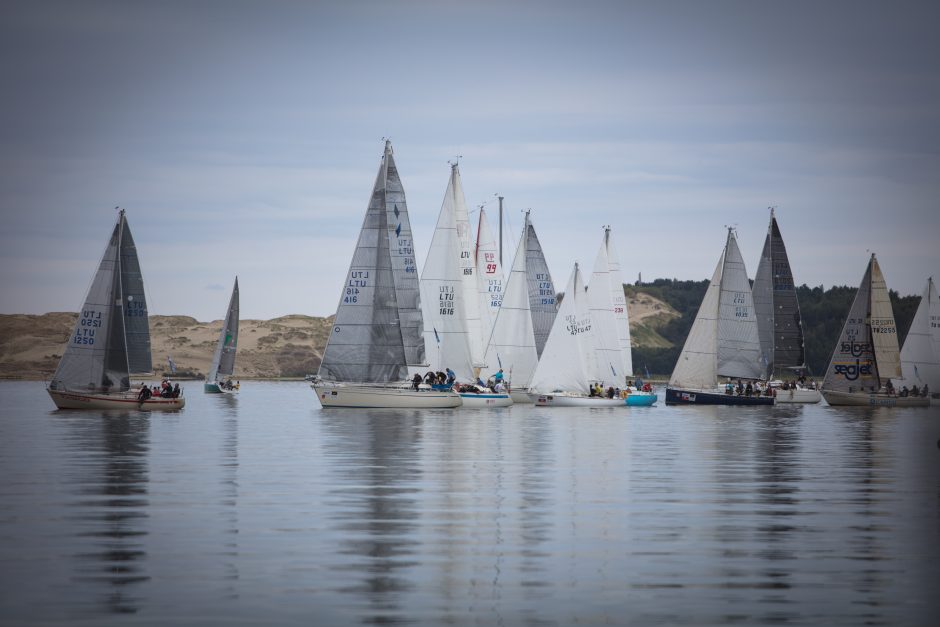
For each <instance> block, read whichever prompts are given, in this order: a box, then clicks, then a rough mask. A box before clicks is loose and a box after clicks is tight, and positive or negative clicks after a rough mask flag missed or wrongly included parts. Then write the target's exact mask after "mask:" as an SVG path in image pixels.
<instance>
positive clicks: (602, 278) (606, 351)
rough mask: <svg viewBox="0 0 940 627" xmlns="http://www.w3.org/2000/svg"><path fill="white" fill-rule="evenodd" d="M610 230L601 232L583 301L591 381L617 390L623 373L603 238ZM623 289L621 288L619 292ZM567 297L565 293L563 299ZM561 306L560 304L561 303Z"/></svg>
mask: <svg viewBox="0 0 940 627" xmlns="http://www.w3.org/2000/svg"><path fill="white" fill-rule="evenodd" d="M609 234H610V229H606V230H605V231H604V241H602V242H601V246H600V248H599V249H598V251H597V257H596V259H595V260H594V270H593V272H591V283H590V284H589V285H588V291H587V300H588V307H589V308H590V311H591V321H592V322H593V326H594V329H593V330H594V333H593V335H594V340H595V349H594V354H595V359H594V362H595V364H596V365H597V371H596V372H595V373H593V374H592V377H591V378H592V379H594V380H596V381H602V382H605V383H608V384H613V385H616V386H617V387H620V386H623V385H626V381H625V379H624V373H623V357H622V356H621V347H620V337H619V333H618V329H617V317H616V316H615V315H614V303H613V300H612V295H613V289H612V286H611V283H612V281H611V276H610V258H609V257H608V253H607V238H608V236H609ZM622 291H623V286H622V285H621V292H622ZM567 296H568V294H567V292H566V293H565V298H567ZM562 303H564V301H562Z"/></svg>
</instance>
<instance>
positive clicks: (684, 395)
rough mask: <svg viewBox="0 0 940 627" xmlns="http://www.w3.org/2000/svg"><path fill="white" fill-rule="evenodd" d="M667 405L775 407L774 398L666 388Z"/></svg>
mask: <svg viewBox="0 0 940 627" xmlns="http://www.w3.org/2000/svg"><path fill="white" fill-rule="evenodd" d="M666 404H667V405H773V404H774V399H773V397H772V396H735V395H734V394H725V393H724V392H719V391H707V390H683V389H680V388H670V387H667V388H666Z"/></svg>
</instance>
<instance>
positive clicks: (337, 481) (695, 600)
mask: <svg viewBox="0 0 940 627" xmlns="http://www.w3.org/2000/svg"><path fill="white" fill-rule="evenodd" d="M308 395H309V390H308V388H307V386H306V385H305V384H303V383H300V382H296V383H265V382H255V383H253V384H252V385H251V386H250V387H249V388H246V390H245V391H244V392H243V393H242V394H240V395H239V397H238V398H228V397H222V396H221V395H208V394H195V395H193V397H192V398H191V399H190V401H191V405H190V406H189V407H187V411H186V412H185V413H179V414H159V415H156V414H155V415H151V416H149V417H148V416H147V415H146V414H147V413H146V412H142V413H137V412H133V413H130V414H127V415H121V414H115V415H112V416H102V415H101V414H100V413H97V414H95V413H94V412H63V411H54V410H51V409H50V407H49V403H48V400H47V399H46V397H45V396H44V390H43V386H42V384H41V383H30V382H0V397H2V398H3V401H4V402H3V403H0V476H2V477H3V478H4V480H3V481H0V616H2V617H3V618H2V619H0V624H9V625H17V626H18V625H22V624H35V623H41V624H59V623H65V622H68V621H80V622H82V623H83V624H87V625H99V624H107V623H108V622H113V617H114V615H115V614H120V615H122V616H124V617H125V618H124V619H121V620H125V621H126V618H127V614H129V613H135V616H134V617H133V622H135V623H141V624H147V625H169V624H216V625H230V624H237V623H243V624H265V625H267V624H277V625H298V626H300V625H304V626H306V625H311V624H315V625H319V624H323V625H350V624H375V623H407V624H413V625H428V626H431V625H446V624H485V625H491V624H492V625H497V624H505V625H516V624H545V625H573V624H637V625H647V624H685V625H690V624H694V625H700V624H707V625H720V624H727V623H730V622H734V623H737V624H746V625H769V624H775V625H779V624H780V623H787V624H798V625H862V624H885V625H921V624H932V622H933V618H934V617H935V616H936V612H937V609H938V606H937V600H936V599H937V596H936V594H935V591H934V588H935V587H936V582H937V581H940V502H938V501H937V498H936V495H937V494H938V493H940V471H938V456H940V449H938V448H937V441H938V439H940V416H938V413H937V408H936V407H930V408H904V407H895V408H879V407H876V408H868V407H854V408H851V407H850V408H839V407H829V406H825V405H787V406H769V407H760V406H751V407H727V406H702V407H690V406H680V407H665V406H661V407H634V408H631V410H630V416H629V419H624V417H623V414H622V413H621V412H617V411H610V410H607V409H604V408H596V409H589V410H582V409H566V408H554V409H542V408H538V407H535V406H532V405H513V406H511V407H508V408H504V409H502V410H496V411H489V410H482V411H479V412H451V411H448V410H386V411H357V410H352V411H350V410H321V409H319V408H311V407H310V405H309V403H308V402H307V400H308V398H309V396H308ZM4 621H6V622H5V623H4Z"/></svg>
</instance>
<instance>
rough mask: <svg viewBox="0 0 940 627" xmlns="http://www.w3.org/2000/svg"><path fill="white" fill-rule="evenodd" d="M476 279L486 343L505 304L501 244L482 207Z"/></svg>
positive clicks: (478, 234)
mask: <svg viewBox="0 0 940 627" xmlns="http://www.w3.org/2000/svg"><path fill="white" fill-rule="evenodd" d="M476 269H477V272H476V277H477V287H478V288H479V291H480V319H481V326H482V329H483V334H482V337H483V340H484V343H485V342H486V341H488V340H489V337H490V334H491V333H492V331H493V323H494V322H495V321H496V314H497V313H498V312H499V307H500V305H501V304H502V302H503V287H504V277H503V267H502V265H501V264H500V262H499V244H498V243H497V241H496V238H495V237H493V233H492V231H490V227H489V225H488V224H487V222H486V212H485V211H484V210H483V207H480V219H479V222H478V224H477V247H476Z"/></svg>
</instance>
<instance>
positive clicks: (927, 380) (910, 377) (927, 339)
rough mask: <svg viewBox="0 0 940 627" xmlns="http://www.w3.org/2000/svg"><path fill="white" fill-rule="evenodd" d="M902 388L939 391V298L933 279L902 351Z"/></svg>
mask: <svg viewBox="0 0 940 627" xmlns="http://www.w3.org/2000/svg"><path fill="white" fill-rule="evenodd" d="M901 371H902V373H903V377H904V381H903V385H906V386H908V387H912V386H914V385H916V386H918V387H922V386H924V385H927V387H928V388H929V389H930V391H931V392H932V393H937V392H940V298H938V296H937V288H936V287H934V284H933V278H929V279H927V286H926V287H925V288H924V295H923V297H922V298H921V299H920V305H918V306H917V312H916V313H915V314H914V320H913V321H911V328H910V330H909V331H908V332H907V337H906V338H905V339H904V346H903V347H902V348H901Z"/></svg>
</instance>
